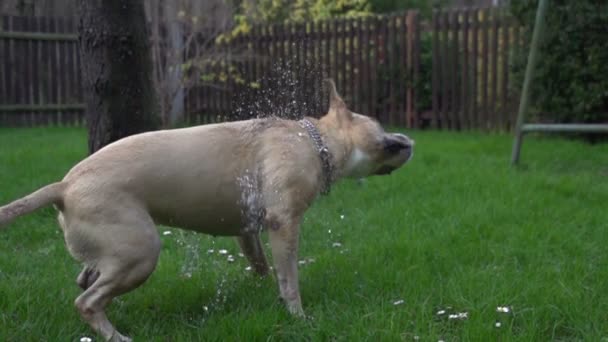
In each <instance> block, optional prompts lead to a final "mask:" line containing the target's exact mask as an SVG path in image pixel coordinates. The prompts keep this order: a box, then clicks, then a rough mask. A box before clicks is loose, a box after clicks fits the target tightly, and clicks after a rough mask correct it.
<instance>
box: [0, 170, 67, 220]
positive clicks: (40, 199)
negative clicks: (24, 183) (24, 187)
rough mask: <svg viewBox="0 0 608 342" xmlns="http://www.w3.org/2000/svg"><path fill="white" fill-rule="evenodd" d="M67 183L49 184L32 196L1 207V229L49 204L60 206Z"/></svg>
mask: <svg viewBox="0 0 608 342" xmlns="http://www.w3.org/2000/svg"><path fill="white" fill-rule="evenodd" d="M64 189H65V183H63V182H57V183H53V184H49V185H47V186H45V187H43V188H42V189H39V190H38V191H35V192H34V193H32V194H29V195H27V196H25V197H23V198H20V199H18V200H16V201H14V202H12V203H9V204H7V205H5V206H3V207H0V229H1V228H2V226H5V225H7V224H8V223H9V222H11V221H12V220H14V219H15V218H17V217H19V216H21V215H25V214H28V213H31V212H32V211H34V210H36V209H39V208H42V207H44V206H46V205H49V204H59V202H60V201H61V200H62V198H63V190H64Z"/></svg>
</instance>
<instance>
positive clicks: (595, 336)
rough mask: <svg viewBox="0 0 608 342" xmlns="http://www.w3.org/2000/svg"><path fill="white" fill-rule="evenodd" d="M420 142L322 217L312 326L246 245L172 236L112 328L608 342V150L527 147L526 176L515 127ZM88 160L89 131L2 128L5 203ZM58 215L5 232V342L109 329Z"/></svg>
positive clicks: (169, 336) (0, 302)
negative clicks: (85, 294)
mask: <svg viewBox="0 0 608 342" xmlns="http://www.w3.org/2000/svg"><path fill="white" fill-rule="evenodd" d="M410 136H412V137H413V138H414V139H416V151H415V156H414V158H413V159H412V161H411V162H410V164H408V165H407V166H406V167H405V168H404V169H402V170H400V171H398V172H397V173H394V174H393V175H391V176H386V177H374V178H370V179H368V180H367V181H366V182H363V183H361V184H360V183H357V182H354V181H343V182H342V183H340V184H339V185H337V186H336V187H335V188H334V189H333V190H332V193H331V194H330V196H328V197H324V198H321V199H320V200H319V201H317V202H316V204H315V205H314V207H313V208H312V209H311V210H310V211H309V212H308V213H307V215H306V217H305V219H304V223H303V228H302V237H301V252H300V257H301V259H302V260H304V261H307V262H306V263H304V264H303V265H301V266H300V287H301V292H302V300H303V305H304V310H305V311H306V313H307V314H308V315H310V316H311V318H310V319H308V320H298V319H294V318H291V317H290V316H289V315H288V314H287V312H286V310H285V309H284V308H283V306H282V304H281V303H280V301H279V300H278V299H277V295H278V290H277V287H276V285H275V283H274V280H273V279H272V278H267V279H257V278H256V277H254V276H253V275H252V274H250V272H248V271H246V270H245V268H246V266H247V264H246V262H245V260H244V259H243V258H240V257H238V254H237V253H238V250H237V248H236V243H235V242H234V241H233V240H232V239H229V238H212V237H208V236H204V235H197V234H193V233H185V232H182V231H180V230H176V229H169V228H166V227H160V228H159V230H160V232H161V234H162V235H161V236H162V240H163V244H164V245H163V252H162V254H161V258H160V262H159V265H158V268H157V270H156V272H155V273H154V274H153V275H152V277H151V278H150V279H149V281H148V282H147V283H146V284H145V285H144V286H142V287H141V288H139V289H138V290H136V291H135V292H132V293H130V294H127V295H125V296H123V297H120V298H119V299H118V300H116V301H115V302H114V303H112V305H111V308H110V310H109V312H108V314H109V317H110V319H111V320H112V321H113V322H114V323H115V325H116V326H117V327H118V329H119V330H120V331H121V332H123V333H125V334H128V335H130V336H132V337H134V338H135V340H136V341H169V340H170V341H194V340H205V341H267V340H268V341H279V340H288V341H300V340H305V341H311V340H314V341H399V340H406V341H413V340H417V339H419V340H421V341H438V340H440V339H443V340H445V341H549V340H561V341H564V340H587V341H601V340H606V339H608V319H607V314H608V296H607V295H606V294H607V293H608V247H607V246H608V207H607V205H606V203H607V202H608V181H607V176H608V145H606V144H604V145H594V146H591V145H587V144H584V143H581V142H577V141H571V140H565V139H557V138H554V137H528V138H527V139H526V142H525V144H524V149H523V155H522V158H523V165H522V166H521V167H519V168H517V169H513V168H510V167H509V163H508V161H509V158H510V151H511V150H510V149H511V142H512V140H511V137H510V136H508V135H485V134H480V133H467V134H464V133H463V134H457V133H438V132H410ZM85 154H86V136H85V132H84V130H81V129H74V128H47V129H0V203H5V202H7V201H9V200H11V199H14V198H16V197H17V196H21V195H25V194H27V193H29V192H31V191H33V190H35V189H36V188H37V187H39V186H42V185H44V184H45V183H49V182H51V181H55V180H58V179H60V178H61V177H62V176H63V174H64V173H65V172H66V171H67V170H68V169H69V168H70V167H71V166H72V165H74V164H75V163H76V162H77V161H78V160H80V159H81V158H82V157H84V156H85ZM54 216H55V214H54V213H53V210H52V209H44V210H42V211H39V212H37V213H36V214H33V215H30V216H27V217H23V218H21V219H19V220H17V221H16V222H15V223H13V224H12V225H11V226H10V227H9V229H7V230H3V231H0V341H42V340H44V341H77V340H79V338H80V337H82V336H91V337H94V336H92V335H93V334H92V332H91V330H90V329H89V328H88V326H87V325H85V324H84V323H83V322H82V321H81V319H80V318H79V316H78V314H77V312H76V310H75V308H74V306H73V300H74V298H75V297H76V296H77V295H78V294H79V288H78V287H77V286H76V283H75V278H76V275H77V274H78V272H79V271H80V266H79V265H78V264H77V263H76V262H75V261H73V259H72V258H71V257H70V256H69V254H68V253H67V251H66V250H65V248H64V243H63V238H62V235H61V233H60V230H59V228H58V226H57V225H56V222H55V218H54ZM166 231H167V232H170V234H169V233H165V232H166ZM165 234H166V235H165ZM264 238H265V237H264ZM338 243H339V244H338ZM209 249H213V250H214V252H213V253H209V252H208V250H209ZM219 249H226V250H228V253H229V254H232V255H234V256H235V259H236V260H235V261H234V262H232V263H230V262H228V261H227V255H221V254H219V253H218V250H219ZM497 307H508V311H509V312H497ZM499 311H500V310H499ZM505 311H506V310H505ZM443 312H445V313H443ZM458 314H460V315H458ZM450 315H453V316H452V318H450ZM465 316H466V317H465ZM453 317H456V318H453Z"/></svg>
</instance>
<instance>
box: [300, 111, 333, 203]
mask: <svg viewBox="0 0 608 342" xmlns="http://www.w3.org/2000/svg"><path fill="white" fill-rule="evenodd" d="M299 123H300V126H302V127H303V128H304V129H306V132H308V135H309V136H310V139H311V140H312V141H313V144H314V145H315V148H316V149H317V152H319V157H320V158H321V166H322V167H323V180H324V182H323V185H322V187H321V194H323V195H327V194H328V193H329V190H330V188H331V182H332V177H333V175H332V172H333V170H332V165H331V154H330V152H329V149H328V148H327V146H326V145H325V143H323V138H321V134H320V133H319V130H318V129H317V127H316V126H315V125H314V124H313V123H312V122H310V120H308V119H302V120H300V121H299Z"/></svg>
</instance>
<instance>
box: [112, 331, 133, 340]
mask: <svg viewBox="0 0 608 342" xmlns="http://www.w3.org/2000/svg"><path fill="white" fill-rule="evenodd" d="M108 341H109V342H133V340H132V339H131V338H130V337H127V336H124V335H122V334H121V333H119V332H118V331H116V330H114V334H113V335H112V338H110V339H109V340H108Z"/></svg>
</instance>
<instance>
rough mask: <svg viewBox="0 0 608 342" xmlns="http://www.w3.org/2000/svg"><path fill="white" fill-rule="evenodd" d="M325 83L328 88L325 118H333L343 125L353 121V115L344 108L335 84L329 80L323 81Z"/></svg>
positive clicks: (344, 104) (344, 105)
mask: <svg viewBox="0 0 608 342" xmlns="http://www.w3.org/2000/svg"><path fill="white" fill-rule="evenodd" d="M325 83H326V84H327V87H328V88H329V110H328V111H327V114H326V115H327V116H333V117H335V119H336V121H338V122H339V123H343V122H345V121H350V120H352V119H353V113H351V111H350V110H348V108H347V107H346V103H345V102H344V100H342V98H341V97H340V95H339V94H338V91H337V90H336V84H335V83H334V81H333V80H332V79H331V78H327V79H325Z"/></svg>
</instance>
